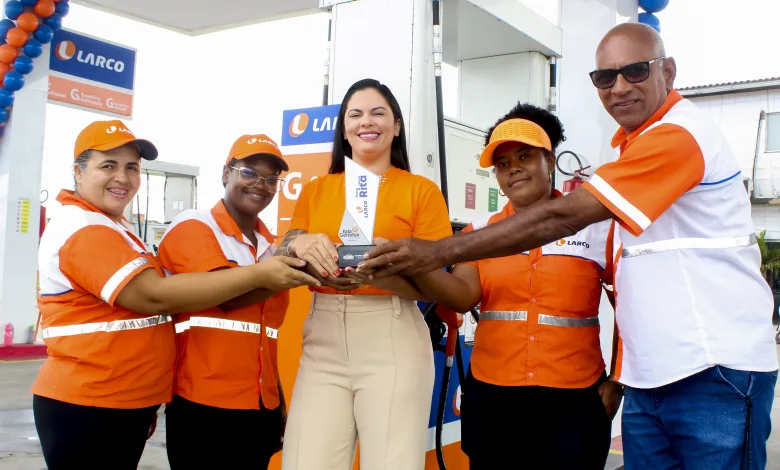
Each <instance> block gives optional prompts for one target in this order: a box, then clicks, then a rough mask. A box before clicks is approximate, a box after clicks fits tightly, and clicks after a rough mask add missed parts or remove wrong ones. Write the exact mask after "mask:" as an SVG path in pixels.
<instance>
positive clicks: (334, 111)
mask: <svg viewBox="0 0 780 470" xmlns="http://www.w3.org/2000/svg"><path fill="white" fill-rule="evenodd" d="M340 107H341V105H338V104H332V105H330V106H319V107H317V108H304V109H290V110H287V111H285V112H284V113H283V116H282V122H283V123H284V127H283V128H282V146H288V145H310V144H331V143H333V130H334V129H335V128H336V121H337V120H338V118H339V108H340Z"/></svg>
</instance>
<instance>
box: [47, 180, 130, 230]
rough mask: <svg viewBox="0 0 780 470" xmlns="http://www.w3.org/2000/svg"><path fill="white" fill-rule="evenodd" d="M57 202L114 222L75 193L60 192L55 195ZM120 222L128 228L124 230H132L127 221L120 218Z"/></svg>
mask: <svg viewBox="0 0 780 470" xmlns="http://www.w3.org/2000/svg"><path fill="white" fill-rule="evenodd" d="M57 202H59V203H60V204H62V205H63V206H78V207H80V208H82V209H84V210H87V211H90V212H97V213H98V214H103V215H105V216H106V217H108V218H109V219H111V220H114V218H113V217H111V216H110V215H108V214H106V213H105V212H103V211H101V210H100V209H98V208H97V206H95V205H94V204H92V203H91V202H89V201H87V200H86V199H84V198H82V197H81V196H79V195H77V194H76V192H75V191H71V190H69V189H62V190H60V193H59V194H58V195H57ZM122 222H124V223H126V224H128V225H129V226H130V227H125V228H128V229H132V226H133V224H132V223H131V222H130V221H129V220H127V219H126V218H125V217H124V216H122Z"/></svg>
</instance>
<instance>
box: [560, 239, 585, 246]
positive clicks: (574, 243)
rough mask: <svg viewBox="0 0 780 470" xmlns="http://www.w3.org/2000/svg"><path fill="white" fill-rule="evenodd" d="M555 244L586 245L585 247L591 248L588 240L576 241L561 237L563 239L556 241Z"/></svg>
mask: <svg viewBox="0 0 780 470" xmlns="http://www.w3.org/2000/svg"><path fill="white" fill-rule="evenodd" d="M555 244H556V245H557V246H564V245H569V246H584V247H585V248H590V245H589V244H588V242H579V241H574V240H569V241H566V240H563V239H561V240H558V241H557V242H555Z"/></svg>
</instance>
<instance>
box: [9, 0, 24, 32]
mask: <svg viewBox="0 0 780 470" xmlns="http://www.w3.org/2000/svg"><path fill="white" fill-rule="evenodd" d="M22 13H24V5H22V2H20V1H19V0H11V1H9V2H8V3H6V4H5V16H7V17H9V18H11V19H12V20H15V19H17V18H19V15H21V14H22ZM14 26H16V25H14Z"/></svg>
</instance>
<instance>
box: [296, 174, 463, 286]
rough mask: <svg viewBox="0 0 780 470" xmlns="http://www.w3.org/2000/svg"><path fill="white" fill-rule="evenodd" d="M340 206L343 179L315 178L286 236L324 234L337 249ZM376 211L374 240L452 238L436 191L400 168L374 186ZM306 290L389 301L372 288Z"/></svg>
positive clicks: (340, 176)
mask: <svg viewBox="0 0 780 470" xmlns="http://www.w3.org/2000/svg"><path fill="white" fill-rule="evenodd" d="M345 206H346V195H345V189H344V173H338V174H333V175H326V176H324V177H322V178H318V179H316V180H314V181H312V182H310V183H309V184H307V185H306V186H305V187H304V188H303V191H301V196H300V198H299V199H298V203H297V204H296V205H295V212H294V213H293V218H292V221H291V223H290V230H295V229H299V230H306V231H307V232H308V233H324V234H326V235H327V236H328V237H330V240H331V241H332V242H333V243H341V239H340V238H339V236H338V233H339V228H340V226H341V219H342V218H343V217H344V208H345ZM376 211H377V214H376V219H375V221H374V236H375V237H381V238H385V239H387V240H397V239H399V238H405V237H415V238H421V239H424V240H439V239H441V238H445V237H448V236H450V235H452V226H451V225H450V218H449V215H448V212H447V205H446V204H445V203H444V196H442V194H441V191H440V190H439V188H438V186H436V184H435V183H434V182H433V181H431V180H429V179H428V178H425V177H424V176H419V175H413V174H411V173H409V172H408V171H404V170H401V169H399V168H395V167H393V168H390V170H388V172H387V173H386V174H385V179H384V181H383V182H382V183H381V184H380V185H379V194H378V196H377V210H376ZM310 289H311V290H313V291H316V292H321V293H326V294H345V295H394V294H393V293H391V292H387V291H384V290H381V289H377V288H375V287H371V286H363V287H361V288H359V289H355V290H352V291H348V292H338V291H336V290H335V289H332V288H329V287H324V286H323V287H316V288H315V287H312V288H310Z"/></svg>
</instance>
